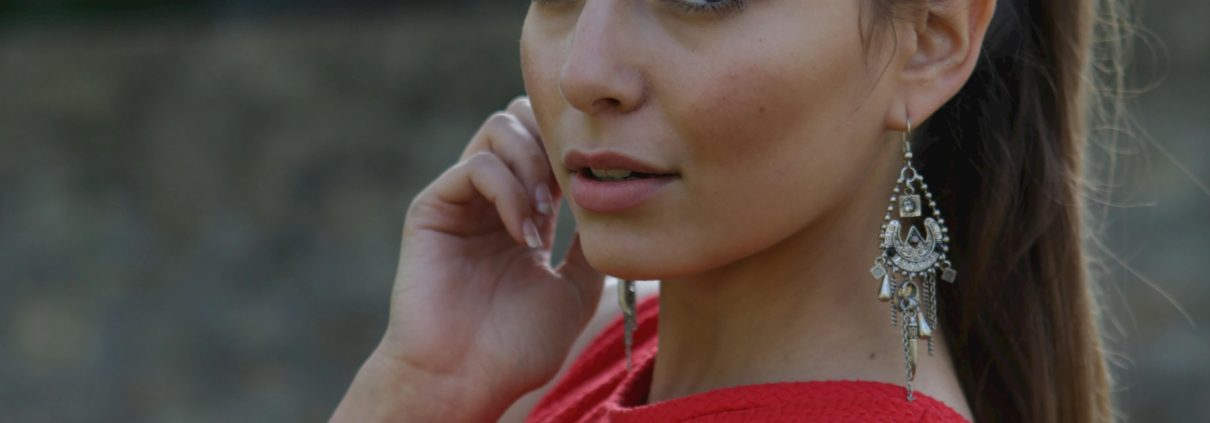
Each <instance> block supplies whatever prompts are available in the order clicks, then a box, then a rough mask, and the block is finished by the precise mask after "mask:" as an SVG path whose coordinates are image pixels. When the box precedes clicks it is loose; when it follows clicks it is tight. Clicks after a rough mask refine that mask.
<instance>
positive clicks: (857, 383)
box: [526, 297, 966, 422]
mask: <svg viewBox="0 0 1210 423" xmlns="http://www.w3.org/2000/svg"><path fill="white" fill-rule="evenodd" d="M637 314H638V317H637V320H638V327H637V329H636V330H635V334H634V350H633V354H634V365H635V368H634V371H633V372H631V373H629V374H627V372H626V353H625V349H624V346H623V342H622V330H623V329H622V322H621V319H620V318H619V319H617V320H615V321H614V322H612V323H610V324H609V326H606V327H605V329H604V330H603V331H602V332H601V335H600V336H598V337H597V338H596V339H594V340H593V341H592V343H591V344H589V346H588V348H587V349H585V350H584V353H583V354H581V355H580V356H579V357H578V358H577V359H576V361H575V362H574V363H573V364H572V367H571V369H570V370H569V371H568V373H567V374H566V375H564V376H563V378H562V379H560V380H559V381H558V384H557V385H555V387H554V388H553V389H552V390H551V391H550V392H549V393H547V394H546V396H545V397H543V398H542V400H541V402H539V403H538V405H537V407H535V408H534V411H533V412H532V413H531V414H530V415H529V417H528V419H527V420H526V421H527V422H599V421H610V422H676V421H686V420H692V421H695V422H752V421H762V422H764V421H836V422H849V421H861V422H867V421H879V422H966V420H965V419H964V418H963V417H962V416H961V415H959V414H958V413H957V412H955V411H954V410H953V409H951V408H949V407H948V406H946V405H945V404H943V403H942V402H941V401H938V400H936V399H934V398H931V397H928V396H926V395H924V394H922V393H920V392H917V393H916V399H915V401H913V402H910V403H909V402H907V400H906V399H905V398H904V388H903V387H902V386H898V385H893V384H889V383H883V382H874V381H861V380H829V381H812V382H783V383H766V384H758V385H748V386H738V387H731V388H723V389H715V390H713V391H709V392H703V393H700V394H695V395H690V396H687V397H681V398H675V399H671V400H668V401H662V402H658V403H655V404H647V391H648V389H650V387H651V374H652V370H653V369H654V365H655V352H656V348H657V340H658V339H657V337H656V327H657V326H658V325H657V322H658V318H659V301H658V297H656V298H649V299H647V300H644V301H643V302H642V303H641V304H639V306H638V310H637Z"/></svg>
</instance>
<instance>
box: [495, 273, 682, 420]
mask: <svg viewBox="0 0 1210 423" xmlns="http://www.w3.org/2000/svg"><path fill="white" fill-rule="evenodd" d="M617 284H618V280H617V279H614V278H611V277H610V278H605V289H604V290H603V291H602V292H601V300H600V302H599V303H597V311H596V313H594V314H593V316H592V320H589V321H588V324H587V325H586V326H585V327H584V331H583V332H581V333H580V337H579V338H577V339H576V342H575V344H572V346H571V352H570V353H568V354H567V358H566V359H564V360H563V367H561V368H559V373H558V374H556V375H555V377H554V378H553V379H551V381H550V382H549V383H547V384H546V385H544V386H542V387H541V388H538V389H536V390H534V391H533V392H530V393H528V394H525V396H522V397H521V398H520V399H518V400H517V402H514V403H513V405H512V407H509V409H508V411H506V412H505V413H504V415H503V416H501V417H500V420H499V421H500V422H521V421H524V420H525V417H526V416H528V415H529V412H530V410H533V409H534V406H536V405H538V401H539V400H541V399H542V397H543V396H544V395H546V392H547V391H549V390H550V389H551V388H552V387H554V385H555V383H556V382H557V381H559V380H560V379H562V378H563V375H564V374H566V373H567V371H568V369H570V368H571V363H573V362H574V361H575V359H576V357H579V356H580V353H581V352H583V351H584V348H587V347H588V344H589V343H590V342H592V340H593V339H596V338H597V335H599V334H600V333H601V331H602V330H604V329H605V326H606V325H608V324H609V323H610V322H612V321H613V320H614V319H617V317H618V316H619V315H620V314H621V310H620V309H619V308H618V288H617ZM635 291H636V295H635V296H636V297H637V298H636V300H637V302H642V300H643V299H644V298H648V297H650V296H652V295H656V294H658V293H659V291H660V285H659V282H657V281H640V282H639V283H636V284H635Z"/></svg>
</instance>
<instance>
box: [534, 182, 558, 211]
mask: <svg viewBox="0 0 1210 423" xmlns="http://www.w3.org/2000/svg"><path fill="white" fill-rule="evenodd" d="M534 198H535V200H536V201H537V203H538V213H542V214H544V215H548V216H549V215H550V206H551V204H553V203H554V202H555V200H554V198H551V196H550V188H549V187H547V186H546V184H538V187H537V188H534Z"/></svg>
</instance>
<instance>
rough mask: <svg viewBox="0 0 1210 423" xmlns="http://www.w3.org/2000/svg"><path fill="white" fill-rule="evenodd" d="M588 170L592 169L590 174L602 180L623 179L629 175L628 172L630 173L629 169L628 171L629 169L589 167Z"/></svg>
mask: <svg viewBox="0 0 1210 423" xmlns="http://www.w3.org/2000/svg"><path fill="white" fill-rule="evenodd" d="M589 170H591V171H592V176H593V177H594V178H597V179H600V180H603V181H620V180H623V179H626V178H629V177H630V174H631V173H632V172H631V171H629V170H625V169H595V168H591V169H589Z"/></svg>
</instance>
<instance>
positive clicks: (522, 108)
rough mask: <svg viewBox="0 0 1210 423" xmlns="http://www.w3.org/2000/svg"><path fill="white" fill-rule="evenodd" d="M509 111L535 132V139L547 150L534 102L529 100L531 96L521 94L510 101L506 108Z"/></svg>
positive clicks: (530, 130)
mask: <svg viewBox="0 0 1210 423" xmlns="http://www.w3.org/2000/svg"><path fill="white" fill-rule="evenodd" d="M504 110H505V111H507V112H508V113H510V114H512V115H513V116H516V117H517V120H518V121H520V122H521V124H522V125H524V126H525V129H526V130H528V131H529V133H530V134H533V136H534V140H536V141H538V145H541V146H542V150H543V151H545V150H546V145H545V144H543V143H542V131H541V130H539V129H538V120H537V119H535V118H534V107H533V103H531V102H530V101H529V97H526V96H520V97H517V98H514V99H513V101H511V102H509V103H508V108H506V109H504Z"/></svg>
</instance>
